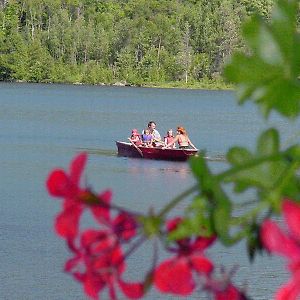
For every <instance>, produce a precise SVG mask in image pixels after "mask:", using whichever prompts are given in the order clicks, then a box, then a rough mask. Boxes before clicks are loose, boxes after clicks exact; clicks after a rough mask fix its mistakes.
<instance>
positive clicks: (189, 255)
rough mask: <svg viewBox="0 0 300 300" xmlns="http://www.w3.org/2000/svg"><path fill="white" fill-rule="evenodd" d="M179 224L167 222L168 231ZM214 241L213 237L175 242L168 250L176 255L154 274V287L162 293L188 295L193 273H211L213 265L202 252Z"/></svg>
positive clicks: (193, 286) (177, 220)
mask: <svg viewBox="0 0 300 300" xmlns="http://www.w3.org/2000/svg"><path fill="white" fill-rule="evenodd" d="M180 222H181V219H179V218H176V219H173V220H171V221H169V222H168V223H167V228H168V230H169V231H172V230H174V229H175V228H176V227H177V225H178V224H179V223H180ZM214 240H215V237H209V238H206V237H197V238H196V239H191V238H186V239H182V240H179V241H177V242H176V247H175V248H174V249H170V250H171V251H173V252H176V255H175V256H173V257H172V258H170V259H167V260H165V261H164V262H162V263H161V264H160V265H159V266H158V267H157V268H156V270H155V272H154V284H155V286H156V287H157V288H158V289H159V290H160V291H161V292H163V293H172V294H177V295H182V296H187V295H190V294H191V293H192V292H193V290H194V288H195V281H194V277H193V273H196V274H198V275H204V276H208V275H209V274H210V273H211V272H212V271H213V264H212V263H211V261H210V260H209V259H207V258H206V257H205V256H204V250H205V249H206V248H207V247H209V246H210V245H211V244H212V243H213V242H214Z"/></svg>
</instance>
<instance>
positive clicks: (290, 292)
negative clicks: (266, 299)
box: [275, 280, 300, 300]
mask: <svg viewBox="0 0 300 300" xmlns="http://www.w3.org/2000/svg"><path fill="white" fill-rule="evenodd" d="M299 296H300V285H299V283H298V284H297V283H296V282H295V281H294V280H291V281H289V282H288V283H287V284H285V285H284V286H282V287H281V288H280V289H279V290H278V291H277V292H276V295H275V300H297V299H299Z"/></svg>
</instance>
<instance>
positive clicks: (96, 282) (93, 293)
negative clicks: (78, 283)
mask: <svg viewBox="0 0 300 300" xmlns="http://www.w3.org/2000/svg"><path fill="white" fill-rule="evenodd" d="M83 284H84V291H85V293H86V294H87V295H88V296H89V297H91V298H93V299H99V297H98V294H99V292H100V291H101V290H102V289H103V288H104V287H105V283H104V282H103V281H102V279H101V276H99V275H93V274H86V275H85V278H84V280H83Z"/></svg>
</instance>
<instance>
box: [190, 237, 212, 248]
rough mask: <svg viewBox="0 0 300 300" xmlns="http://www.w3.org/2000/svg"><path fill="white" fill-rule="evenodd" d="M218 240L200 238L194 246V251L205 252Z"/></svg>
mask: <svg viewBox="0 0 300 300" xmlns="http://www.w3.org/2000/svg"><path fill="white" fill-rule="evenodd" d="M215 240H216V236H211V237H201V236H200V237H198V238H197V239H196V241H195V242H194V244H193V245H192V248H193V250H197V251H199V250H200V251H203V250H205V249H206V248H207V247H209V246H210V245H211V244H212V243H213V242H214V241H215Z"/></svg>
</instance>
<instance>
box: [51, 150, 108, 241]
mask: <svg viewBox="0 0 300 300" xmlns="http://www.w3.org/2000/svg"><path fill="white" fill-rule="evenodd" d="M86 161H87V154H86V153H80V154H79V155H77V156H76V157H75V158H74V159H73V160H72V162H71V164H70V170H69V172H66V171H64V170H63V169H55V170H54V171H52V172H51V173H50V174H49V176H48V178H47V182H46V185H47V189H48V192H49V194H50V195H52V196H54V197H58V198H63V210H62V212H61V213H60V214H59V215H58V216H57V217H56V221H55V230H56V232H57V234H58V235H60V236H61V237H63V238H65V239H67V240H70V241H73V240H74V239H75V237H76V236H77V235H78V230H79V220H80V217H81V214H82V212H83V210H84V209H85V208H86V207H89V208H90V209H91V210H92V211H94V215H96V214H97V213H99V211H100V212H102V211H103V210H105V212H106V213H108V205H109V203H110V199H111V196H112V193H111V191H110V190H107V191H105V192H103V193H102V194H100V195H99V196H96V195H94V194H93V193H92V192H91V191H89V190H88V189H87V188H81V187H80V179H81V176H82V173H83V171H84V168H85V165H86ZM104 207H105V208H104Z"/></svg>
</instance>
